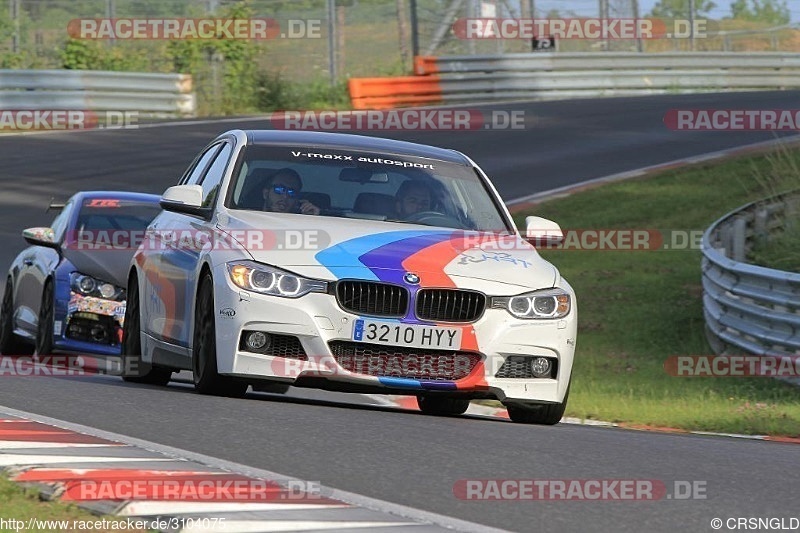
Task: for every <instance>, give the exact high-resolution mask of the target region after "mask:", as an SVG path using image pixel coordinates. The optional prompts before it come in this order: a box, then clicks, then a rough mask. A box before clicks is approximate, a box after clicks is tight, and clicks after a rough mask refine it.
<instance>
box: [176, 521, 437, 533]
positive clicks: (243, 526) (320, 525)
mask: <svg viewBox="0 0 800 533" xmlns="http://www.w3.org/2000/svg"><path fill="white" fill-rule="evenodd" d="M197 524H198V525H197V526H196V527H194V526H195V525H194V524H193V527H187V528H183V529H181V533H184V532H186V533H190V532H194V531H219V532H220V533H222V532H224V533H252V532H259V531H262V532H265V533H267V532H277V531H319V530H324V529H329V530H336V529H348V530H350V529H367V528H369V529H377V528H384V527H398V526H406V527H408V526H420V525H422V524H418V523H416V522H346V521H342V522H321V521H295V520H225V521H224V522H222V523H219V522H217V524H216V526H214V527H202V519H197Z"/></svg>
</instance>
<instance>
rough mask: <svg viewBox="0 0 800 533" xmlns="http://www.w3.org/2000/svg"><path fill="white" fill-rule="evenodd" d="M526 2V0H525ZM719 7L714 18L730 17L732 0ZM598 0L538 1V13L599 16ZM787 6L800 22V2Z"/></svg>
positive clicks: (643, 5)
mask: <svg viewBox="0 0 800 533" xmlns="http://www.w3.org/2000/svg"><path fill="white" fill-rule="evenodd" d="M523 1H525V0H523ZM713 1H714V3H715V4H717V7H716V8H715V9H714V10H713V11H711V13H710V15H711V17H712V18H722V17H727V16H730V14H731V2H732V0H713ZM657 2H658V0H639V6H640V7H639V9H640V10H641V12H642V14H647V13H649V12H650V10H651V9H653V6H654V5H655V4H656V3H657ZM598 4H599V2H598V0H536V11H537V12H540V11H541V10H544V11H548V10H550V9H558V10H562V11H567V10H573V11H575V12H576V13H578V14H579V15H590V14H597V11H598ZM786 5H788V6H789V11H790V12H791V14H792V22H800V0H787V2H786Z"/></svg>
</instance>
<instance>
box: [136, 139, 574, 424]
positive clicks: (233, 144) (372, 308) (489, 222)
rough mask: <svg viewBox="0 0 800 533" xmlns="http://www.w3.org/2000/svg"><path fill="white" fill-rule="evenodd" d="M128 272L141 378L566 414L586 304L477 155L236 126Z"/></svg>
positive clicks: (174, 193) (435, 408)
mask: <svg viewBox="0 0 800 533" xmlns="http://www.w3.org/2000/svg"><path fill="white" fill-rule="evenodd" d="M161 206H162V207H163V209H164V211H163V212H162V213H161V214H160V215H158V216H157V217H156V218H155V220H154V221H153V222H152V224H151V225H150V226H149V227H148V229H147V232H146V234H145V235H144V238H143V239H142V241H141V245H140V246H139V249H138V251H137V253H136V254H135V256H134V259H133V261H132V263H131V268H130V271H129V274H128V286H127V297H128V304H127V308H126V314H125V331H124V336H123V342H122V345H123V347H122V352H123V355H124V356H125V357H126V359H127V361H126V363H127V369H128V373H127V374H126V376H125V378H126V379H127V380H129V381H136V382H145V383H160V384H165V383H167V382H168V381H169V378H170V375H171V373H172V372H173V371H177V370H192V372H193V374H194V384H195V388H196V389H197V391H199V392H200V393H204V394H218V395H227V396H240V395H243V394H244V393H245V391H246V390H247V387H248V386H252V387H253V389H254V390H262V391H271V392H283V391H286V390H287V389H288V387H289V386H298V387H315V388H321V389H327V390H337V391H346V392H357V393H383V394H405V395H412V396H416V398H417V402H418V405H419V407H420V409H421V410H422V411H423V412H426V413H430V414H438V415H457V414H461V413H463V412H465V411H466V409H467V407H468V405H469V401H470V400H472V399H481V398H483V399H497V400H500V401H501V402H502V403H503V404H504V405H506V406H507V408H508V412H509V415H510V417H511V419H512V420H514V421H516V422H524V423H538V424H555V423H557V422H558V421H559V420H560V419H561V417H562V415H563V413H564V409H565V407H566V403H567V397H568V395H569V384H570V378H571V373H572V362H573V355H574V350H575V341H576V330H577V308H576V302H575V294H574V292H573V290H572V288H571V287H570V285H569V284H568V283H567V281H566V280H565V279H563V278H562V277H561V275H560V274H559V272H558V270H557V269H556V268H555V267H554V266H553V265H551V264H550V263H548V262H547V261H545V260H544V259H542V258H541V257H540V256H539V254H538V253H537V251H536V248H535V247H534V246H533V245H532V244H531V243H530V242H529V241H532V240H533V239H538V241H540V242H541V241H543V240H545V241H546V240H548V239H550V240H552V241H557V240H558V239H559V238H561V230H560V229H559V227H558V225H557V224H555V223H553V222H550V221H547V220H544V219H541V218H537V217H529V218H528V220H527V221H526V222H527V228H526V230H525V232H524V233H523V234H520V233H519V232H518V231H517V229H516V228H515V226H514V223H513V221H512V219H511V216H510V214H509V212H508V210H507V209H506V208H505V206H504V205H503V202H502V200H501V199H500V197H499V195H498V194H497V191H496V190H495V189H494V187H493V186H492V184H491V182H490V181H489V179H488V178H487V176H486V175H485V174H484V172H483V171H481V169H480V168H478V166H477V165H476V164H475V163H474V162H473V161H472V160H470V159H469V158H468V157H467V156H465V155H464V154H461V153H459V152H456V151H453V150H445V149H441V148H434V147H431V146H424V145H419V144H413V143H407V142H401V141H394V140H388V139H378V138H373V137H362V136H357V135H343V134H334V133H317V132H286V131H238V130H235V131H229V132H227V133H224V134H222V135H220V136H219V137H218V138H216V139H215V140H214V141H213V142H211V144H209V145H208V146H207V147H206V148H204V149H203V150H202V151H201V152H200V154H199V155H198V156H197V158H196V159H195V160H194V161H193V162H192V164H191V165H190V166H189V168H188V169H187V170H186V172H185V174H184V175H183V177H182V178H181V180H180V182H179V184H178V185H176V186H174V187H170V188H169V189H167V191H166V192H165V193H164V195H163V197H162V199H161Z"/></svg>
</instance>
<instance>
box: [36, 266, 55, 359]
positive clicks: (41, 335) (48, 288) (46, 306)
mask: <svg viewBox="0 0 800 533" xmlns="http://www.w3.org/2000/svg"><path fill="white" fill-rule="evenodd" d="M54 305H55V289H54V288H53V282H52V280H47V281H46V282H45V284H44V290H43V291H42V302H41V304H39V319H38V324H37V325H36V355H50V354H52V353H53V317H54V315H55V313H54V311H53V306H54Z"/></svg>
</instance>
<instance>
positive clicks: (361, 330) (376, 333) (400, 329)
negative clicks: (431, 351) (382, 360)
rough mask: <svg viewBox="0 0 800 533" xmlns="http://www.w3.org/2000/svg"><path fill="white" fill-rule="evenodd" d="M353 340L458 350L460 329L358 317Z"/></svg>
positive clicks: (459, 346)
mask: <svg viewBox="0 0 800 533" xmlns="http://www.w3.org/2000/svg"><path fill="white" fill-rule="evenodd" d="M353 340H354V341H357V342H369V343H372V344H386V345H390V346H407V347H410V348H437V349H444V350H458V349H459V348H461V330H460V329H457V328H437V327H431V326H420V325H416V324H414V325H412V324H400V323H399V322H377V321H374V320H363V319H358V320H356V321H355V323H354V326H353Z"/></svg>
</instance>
